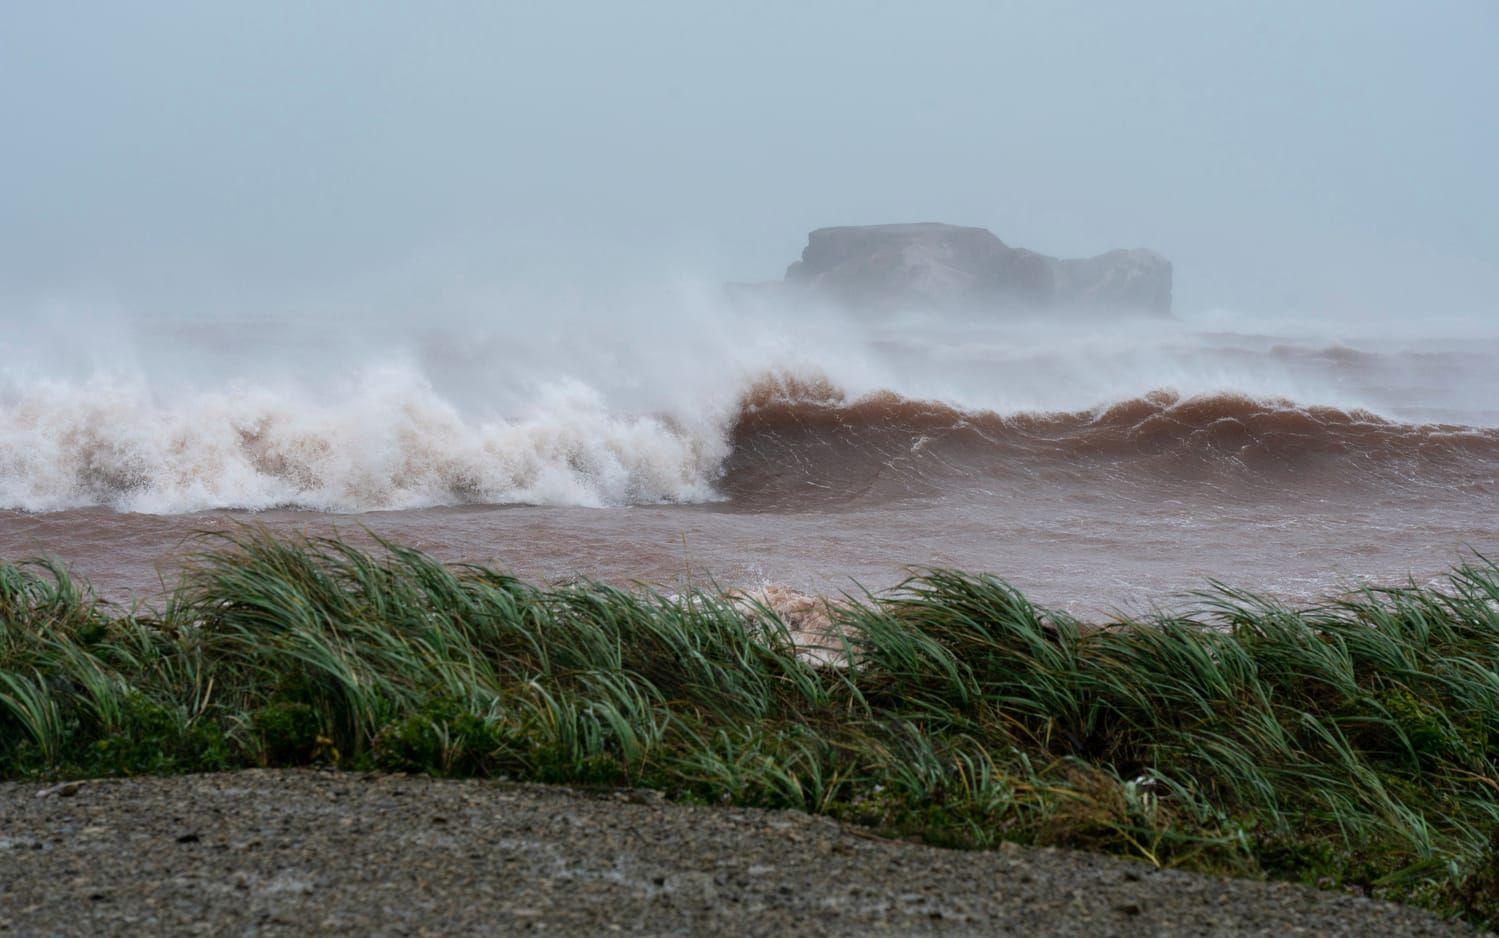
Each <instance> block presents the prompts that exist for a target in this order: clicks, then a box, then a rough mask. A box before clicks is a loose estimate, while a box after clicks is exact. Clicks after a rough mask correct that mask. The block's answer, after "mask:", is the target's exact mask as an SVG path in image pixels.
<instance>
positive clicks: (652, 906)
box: [0, 771, 1472, 938]
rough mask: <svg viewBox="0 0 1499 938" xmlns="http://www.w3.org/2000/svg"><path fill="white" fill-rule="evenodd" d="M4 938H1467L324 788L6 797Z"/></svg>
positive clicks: (513, 803) (784, 818) (1263, 889)
mask: <svg viewBox="0 0 1499 938" xmlns="http://www.w3.org/2000/svg"><path fill="white" fill-rule="evenodd" d="M39 795H40V796H39ZM0 931H3V932H6V933H9V934H23V935H51V934H125V933H129V934H153V933H154V934H162V933H167V934H178V933H199V932H201V933H215V934H217V933H226V932H227V933H238V934H292V933H305V932H319V933H324V932H355V933H360V934H391V935H407V934H432V935H437V934H442V935H447V934H464V933H475V932H484V933H495V932H501V933H510V932H519V931H537V932H540V931H545V932H550V933H560V934H598V933H603V932H610V931H627V932H635V933H645V934H714V935H780V934H785V933H788V932H795V933H798V934H810V935H838V934H846V935H867V934H879V933H888V934H902V935H906V934H952V935H966V934H1026V935H1031V934H1049V935H1090V936H1091V935H1287V934H1313V935H1358V936H1361V938H1370V936H1375V935H1379V936H1403V935H1454V934H1472V933H1471V932H1469V931H1467V930H1465V929H1462V928H1459V927H1455V926H1451V925H1447V924H1444V923H1442V922H1440V921H1438V920H1437V919H1436V918H1434V917H1432V916H1429V915H1426V914H1423V913H1421V912H1417V911H1415V910H1412V909H1405V908H1401V907H1399V906H1395V905H1391V904H1388V903H1379V902H1371V901H1368V900H1364V899H1358V898H1354V897H1351V896H1346V895H1337V894H1331V893H1321V892H1317V891H1315V890H1310V889H1303V888H1300V887H1294V886H1288V885H1279V884H1265V883H1255V882H1248V881H1242V880H1223V879H1216V878H1213V877H1205V876H1196V875H1191V874H1186V873H1176V872H1155V871H1152V870H1151V869H1150V868H1149V867H1147V866H1144V865H1141V864H1137V863H1131V862H1128V861H1124V860H1118V859H1111V858H1106V857H1100V856H1094V855H1090V854H1084V853H1076V852H1070V851H1061V850H1046V849H1030V848H1017V847H1014V846H1013V845H1011V846H1010V847H1008V848H1006V849H1003V850H998V851H994V852H990V853H965V852H958V851H949V850H939V849H936V848H932V847H926V846H921V845H917V844H911V843H904V842H894V841H885V840H881V839H878V838H874V837H871V836H870V835H868V834H866V833H863V832H861V831H859V830H857V829H854V828H850V827H846V826H842V825H839V824H837V823H834V822H832V821H829V820H826V819H821V818H814V817H809V816H807V815H804V814H800V813H797V812H788V811H755V810H744V809H730V808H693V807H684V806H679V805H671V804H666V803H662V802H661V801H659V800H658V799H657V798H655V797H654V795H653V793H650V792H606V793H598V792H579V791H575V790H569V789H564V788H550V787H544V786H534V785H515V784H503V783H495V782H484V781H439V780H433V779H427V778H417V777H404V776H364V775H357V774H352V773H331V772H315V771H251V772H237V773H226V774H220V775H199V776H186V777H176V778H138V779H119V780H107V781H94V782H88V783H85V784H82V785H78V786H66V787H61V788H59V787H57V786H52V787H51V788H48V787H47V786H42V785H36V784H16V783H8V784H3V785H0Z"/></svg>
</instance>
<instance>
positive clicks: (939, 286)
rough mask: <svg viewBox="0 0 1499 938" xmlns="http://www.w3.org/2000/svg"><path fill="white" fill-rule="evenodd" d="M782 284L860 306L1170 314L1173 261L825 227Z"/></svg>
mask: <svg viewBox="0 0 1499 938" xmlns="http://www.w3.org/2000/svg"><path fill="white" fill-rule="evenodd" d="M785 283H786V285H787V287H788V288H794V289H796V291H797V292H803V291H806V292H810V293H812V294H814V295H816V296H817V297H818V298H820V299H824V300H831V301H833V302H836V303H838V304H840V305H844V306H848V307H850V308H855V309H876V310H887V311H888V310H896V309H942V310H951V309H959V310H967V311H974V312H980V311H985V310H1016V311H1043V310H1078V311H1084V310H1098V311H1110V312H1130V313H1146V314H1150V315H1156V316H1169V315H1170V314H1171V262H1170V261H1168V260H1166V259H1165V258H1164V257H1162V256H1161V255H1159V254H1156V253H1155V252H1153V251H1147V250H1143V249H1136V250H1120V251H1109V252H1108V253H1106V254H1100V255H1099V256H1097V257H1090V258H1082V259H1077V260H1061V259H1058V258H1055V257H1048V256H1047V255H1045V254H1038V253H1036V252H1035V251H1027V250H1025V249H1024V248H1014V247H1010V246H1009V245H1007V244H1005V243H1004V242H1003V241H1001V240H1000V239H999V238H997V237H996V236H995V235H994V234H993V232H990V231H987V230H986V229H983V228H964V227H960V226H957V225H944V224H938V223H935V222H925V223H918V224H903V225H866V226H859V227H843V228H819V229H817V230H816V231H813V232H812V233H811V234H809V235H808V236H807V247H806V249H805V250H803V251H802V257H801V260H799V261H796V262H795V263H793V264H792V265H791V266H790V267H788V268H787V269H786V279H785Z"/></svg>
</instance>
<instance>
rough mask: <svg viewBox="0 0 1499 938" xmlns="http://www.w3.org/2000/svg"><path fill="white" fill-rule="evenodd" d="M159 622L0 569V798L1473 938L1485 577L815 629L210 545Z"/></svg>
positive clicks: (987, 602) (244, 537)
mask: <svg viewBox="0 0 1499 938" xmlns="http://www.w3.org/2000/svg"><path fill="white" fill-rule="evenodd" d="M200 547H201V552H200V553H199V554H197V555H196V556H195V558H194V559H193V560H192V562H191V563H190V564H189V566H188V569H187V571H186V573H185V574H184V577H183V580H182V582H181V584H180V586H178V587H177V589H176V590H175V591H174V592H173V593H172V594H171V596H170V597H169V599H168V600H166V601H165V602H164V603H162V604H161V605H160V606H158V607H152V608H124V607H119V606H115V605H111V604H109V603H105V602H102V601H100V600H98V599H96V598H95V597H94V596H93V595H92V594H91V592H90V591H89V589H88V587H87V586H86V585H85V584H83V583H80V582H79V581H78V580H76V579H74V578H73V577H71V576H70V575H69V574H68V572H67V571H66V570H65V569H63V568H62V567H60V566H58V565H55V564H49V563H45V562H28V563H18V564H16V563H12V564H0V777H6V778H12V779H14V778H55V777H86V776H98V775H120V774H126V775H128V774H141V773H170V772H187V771H200V770H214V769H223V768H232V767H235V766H254V765H260V766H293V765H330V766H336V767H340V768H349V769H380V770H402V771H410V772H425V773H432V774H438V775H476V776H490V777H505V778H510V779H523V780H533V781H544V782H560V783H571V784H590V785H593V784H596V785H609V786H630V787H638V788H653V789H659V790H661V791H663V792H665V793H666V794H667V796H668V797H671V798H674V799H678V800H683V801H694V802H710V803H729V804H737V805H757V806H766V807H789V808H798V809H801V810H805V811H811V812H817V813H823V814H827V815H831V816H834V817H837V818H841V819H844V820H847V821H850V822H853V823H857V824H861V825H865V826H867V827H870V828H872V829H873V830H875V831H878V832H880V833H882V834H885V835H887V836H905V837H918V838H921V839H923V840H925V841H927V842H930V843H936V844H942V845H948V846H957V847H967V848H984V847H990V846H994V845H996V844H998V843H1000V842H1003V841H1016V842H1020V843H1027V844H1044V845H1056V846H1065V847H1077V848H1083V849H1088V850H1095V851H1104V852H1108V853H1113V854H1120V855H1126V856H1133V857H1138V858H1140V859H1141V860H1143V861H1145V862H1148V863H1151V864H1155V865H1158V866H1165V867H1179V868H1185V869H1192V870H1201V871H1208V872H1214V873H1227V874H1233V875H1243V876H1265V877H1272V878H1278V879H1286V880H1293V881H1300V882H1306V883H1311V884H1316V885H1320V886H1323V887H1326V888H1342V889H1351V890H1356V891H1360V892H1364V893H1368V894H1372V895H1378V896H1384V897H1389V898H1394V899H1398V900H1401V901H1406V902H1411V903H1415V904H1419V905H1423V906H1426V907H1428V908H1432V909H1435V910H1437V911H1439V912H1441V913H1442V914H1447V915H1460V916H1463V917H1465V918H1466V919H1468V920H1469V921H1472V922H1475V923H1489V924H1492V923H1495V922H1496V921H1499V568H1496V567H1495V566H1493V565H1490V564H1487V563H1482V562H1480V563H1475V564H1470V565H1466V566H1461V567H1457V568H1455V569H1453V570H1451V571H1450V572H1449V573H1448V575H1447V576H1446V577H1445V578H1444V579H1443V580H1442V581H1441V582H1440V583H1437V584H1435V585H1427V586H1421V587H1418V586H1405V587H1398V588H1384V589H1364V590H1362V591H1359V592H1355V593H1351V594H1348V595H1343V596H1339V597H1335V598H1330V599H1328V600H1327V601H1325V602H1324V603H1321V604H1319V605H1316V606H1314V607H1307V608H1292V607H1290V606H1287V605H1284V604H1281V603H1279V602H1276V601H1274V600H1272V599H1268V598H1264V597H1260V596H1257V595H1254V594H1251V593H1246V592H1241V591H1237V590H1234V589H1230V588H1228V587H1224V586H1216V585H1215V586H1214V587H1212V588H1211V589H1210V590H1208V591H1206V592H1204V593H1203V594H1202V595H1201V596H1200V597H1199V598H1198V601H1197V602H1196V604H1195V606H1194V607H1193V608H1191V609H1190V610H1189V611H1188V612H1185V613H1180V614H1169V615H1168V614H1160V615H1157V616H1154V617H1147V618H1138V619H1121V620H1119V621H1114V622H1108V623H1103V624H1084V623H1080V622H1078V621H1075V620H1074V619H1072V618H1070V617H1068V616H1066V615H1064V614H1061V613H1058V612H1055V611H1052V610H1048V609H1044V608H1040V607H1038V606H1035V605H1033V604H1032V603H1030V602H1029V601H1027V600H1026V598H1025V597H1024V596H1023V595H1021V594H1020V593H1019V592H1017V591H1016V590H1015V589H1013V588H1011V587H1010V586H1008V585H1006V584H1005V583H1004V582H1002V581H1000V580H998V579H995V578H993V577H990V576H984V575H974V574H968V573H962V572H957V571H951V570H930V571H926V572H924V573H922V574H921V575H919V576H916V577H914V578H912V579H910V580H908V581H907V582H905V583H904V584H902V585H901V586H900V587H898V588H896V589H893V590H891V591H889V592H886V593H882V594H879V595H874V596H870V595H865V596H856V597H844V598H842V599H840V600H839V601H837V602H831V603H828V604H826V605H825V606H823V607H822V610H821V611H822V613H823V614H824V615H825V625H824V627H822V628H819V630H818V631H817V640H818V641H820V642H821V643H822V644H823V645H825V646H826V647H825V648H823V649H822V650H821V653H809V649H808V648H807V644H808V641H809V637H808V634H807V633H806V632H805V631H799V630H798V629H799V628H800V627H799V626H798V625H797V624H796V623H793V622H791V621H788V619H787V617H786V616H785V615H783V614H781V613H779V612H777V611H776V609H774V608H772V606H771V605H769V604H767V603H766V602H764V601H758V600H756V599H755V598H754V597H753V596H749V595H744V594H740V593H734V592H723V591H717V590H702V591H689V592H685V593H681V594H672V595H668V594H665V593H662V592H657V591H651V590H648V589H643V588H641V589H631V590H625V589H619V588H616V587H612V586H608V585H604V584H599V583H593V582H581V583H575V584H570V585H560V586H539V585H533V584H530V583H526V582H522V581H521V580H518V579H516V578H513V577H510V576H507V575H505V574H504V573H503V572H498V571H495V570H491V569H487V568H483V567H477V566H451V565H445V564H442V563H440V562H438V561H436V560H434V559H433V558H431V557H429V556H427V555H425V554H423V553H420V552H418V551H415V550H411V549H407V548H404V547H401V546H399V545H395V544H388V543H383V542H382V543H378V544H375V545H373V546H372V547H370V548H369V549H365V548H360V547H356V546H353V545H351V544H349V543H346V542H343V541H340V540H334V539H312V538H304V539H278V538H276V537H273V536H271V535H270V534H268V533H266V532H264V531H262V530H259V529H255V528H244V529H240V530H237V531H234V532H232V533H230V534H228V535H222V534H221V535H215V536H214V537H213V538H211V539H207V540H205V541H203V542H202V543H201V545H200Z"/></svg>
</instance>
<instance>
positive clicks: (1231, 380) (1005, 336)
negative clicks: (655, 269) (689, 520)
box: [0, 286, 1499, 514]
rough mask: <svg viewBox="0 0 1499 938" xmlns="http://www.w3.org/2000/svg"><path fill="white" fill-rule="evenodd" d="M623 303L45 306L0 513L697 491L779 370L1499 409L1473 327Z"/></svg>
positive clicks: (1119, 399)
mask: <svg viewBox="0 0 1499 938" xmlns="http://www.w3.org/2000/svg"><path fill="white" fill-rule="evenodd" d="M624 304H633V308H632V306H631V305H624ZM622 305H623V307H624V308H609V307H607V306H605V307H603V308H588V307H571V308H560V307H554V308H551V309H546V308H540V307H536V306H532V307H530V308H525V309H500V310H496V311H495V313H494V315H493V318H492V319H484V318H482V317H475V316H473V315H464V316H453V317H448V318H449V319H450V321H444V318H445V317H444V316H443V315H442V314H441V311H431V312H430V313H429V314H427V315H424V316H421V317H412V318H411V319H408V320H406V321H387V322H383V323H382V322H380V321H378V320H377V321H374V322H364V323H357V322H347V321H338V320H337V319H332V320H312V321H306V322H298V321H280V322H276V321H270V322H265V321H261V322H257V321H230V322H214V321H196V322H195V321H186V322H184V321H163V320H148V319H131V318H129V317H124V316H115V317H93V318H90V317H88V316H83V317H81V318H75V319H72V320H71V321H70V320H69V319H68V318H66V317H64V318H61V319H54V320H53V321H52V322H51V323H50V324H48V325H47V326H38V327H36V328H33V329H31V330H29V331H27V330H21V331H18V332H16V333H12V334H11V335H8V336H7V337H6V338H5V340H4V342H3V346H4V348H3V352H4V356H5V359H4V360H5V362H6V364H5V365H4V367H3V368H0V505H3V506H4V507H5V508H11V509H18V510H24V511H56V510H62V509H68V508H80V507H88V506H107V507H110V508H113V509H117V510H121V511H128V512H147V513H158V514H161V513H166V514H171V513H183V512H191V511H201V510H205V509H213V508H233V509H266V508H277V507H293V508H304V509H311V510H319V511H334V512H362V511H371V510H382V509H409V508H424V507H434V506H443V505H463V504H536V505H575V506H591V507H601V506H623V505H631V504H652V503H697V502H710V501H714V500H717V499H722V498H724V497H725V492H724V490H723V488H722V485H721V483H722V482H723V478H724V473H725V470H726V465H727V461H728V460H729V459H730V457H731V454H732V451H733V447H734V445H735V432H736V427H737V426H738V425H739V423H740V422H741V421H742V418H743V415H744V409H745V407H746V406H747V404H749V403H751V400H750V397H752V395H753V392H754V391H755V389H756V388H757V387H762V386H763V385H764V384H765V382H767V381H771V382H777V381H779V382H780V385H779V387H780V391H779V393H780V394H781V395H782V396H783V397H784V396H787V395H789V396H791V397H795V396H796V395H797V394H799V393H803V392H802V391H799V390H798V388H805V387H806V386H809V385H812V384H818V383H820V384H822V385H825V386H826V387H827V388H830V389H833V390H835V391H836V392H837V394H838V395H839V397H840V399H841V400H842V401H843V402H845V403H847V402H853V401H857V400H859V399H860V398H862V397H865V396H867V395H871V394H887V395H894V396H896V397H899V398H903V399H907V400H910V401H916V402H923V401H929V402H936V403H940V404H943V405H946V406H947V407H949V408H951V412H950V413H948V415H947V416H946V417H944V418H942V419H943V420H946V421H947V422H949V423H953V424H957V423H962V422H964V421H968V420H971V419H973V418H975V417H976V415H981V414H990V415H998V416H1000V417H1010V418H1031V419H1036V418H1043V417H1045V416H1046V415H1052V414H1059V413H1071V414H1081V415H1082V416H1080V417H1078V418H1076V419H1078V420H1080V421H1081V424H1080V425H1083V426H1085V425H1086V424H1087V422H1088V420H1090V419H1098V418H1099V417H1100V415H1102V414H1105V413H1107V412H1108V411H1109V409H1110V408H1111V407H1115V406H1116V405H1121V404H1124V403H1126V402H1129V401H1133V400H1137V399H1141V398H1144V397H1146V396H1147V395H1150V394H1153V393H1165V394H1169V395H1173V396H1174V397H1175V398H1177V399H1180V400H1184V401H1191V400H1192V399H1195V398H1203V397H1212V396H1215V395H1216V396H1223V395H1228V396H1239V397H1245V398H1249V399H1253V400H1255V401H1259V402H1262V403H1263V406H1266V407H1270V408H1272V409H1279V410H1293V409H1298V408H1300V409H1306V408H1332V409H1335V410H1337V411H1341V412H1343V413H1345V414H1356V415H1357V414H1363V415H1366V416H1363V417H1355V419H1354V420H1353V423H1354V424H1357V423H1359V422H1361V421H1367V420H1372V419H1382V420H1387V421H1392V422H1396V423H1405V424H1428V423H1438V424H1452V425H1459V426H1466V427H1476V428H1482V427H1489V426H1494V425H1496V423H1499V414H1496V411H1495V410H1494V409H1493V408H1492V402H1493V401H1495V400H1499V396H1496V394H1495V392H1496V391H1499V367H1496V366H1499V338H1496V337H1494V336H1491V335H1487V334H1485V333H1484V331H1483V329H1482V327H1481V324H1479V323H1476V322H1454V323H1448V324H1446V325H1447V328H1448V329H1449V330H1450V334H1447V335H1442V334H1439V333H1435V332H1432V331H1427V332H1425V333H1424V334H1420V335H1414V334H1407V335H1404V336H1402V335H1399V334H1395V333H1393V332H1392V330H1389V329H1385V328H1380V327H1378V326H1375V325H1373V324H1370V323H1362V324H1358V325H1353V324H1347V325H1344V326H1342V327H1341V328H1339V326H1338V324H1326V323H1324V324H1321V325H1320V326H1316V327H1304V326H1303V327H1297V326H1295V325H1294V324H1291V323H1279V324H1277V323H1266V322H1264V321H1263V320H1257V321H1255V322H1244V321H1243V320H1242V319H1241V318H1239V317H1235V316H1233V315H1231V314H1227V313H1221V312H1219V313H1211V314H1206V315H1201V316H1197V317H1189V318H1183V319H1179V320H1172V321H1157V320H1142V319H1138V318H1120V319H1117V320H1113V321H1107V320H1103V321H1081V322H1079V321H1076V320H1072V321H1068V320H1058V319H1052V320H1046V319H1043V318H1033V319H1021V320H1012V321H1004V320H1002V319H998V318H997V317H996V319H990V320H987V321H984V320H980V321H974V320H972V319H967V320H954V319H952V318H949V317H944V316H941V315H937V314H920V313H912V314H909V315H905V316H900V317H869V318H866V319H862V320H861V318H860V317H859V316H858V315H857V314H854V313H849V312H846V311H834V310H831V309H825V310H821V311H810V312H809V311H808V310H807V309H805V308H801V309H798V310H796V311H794V312H792V311H788V310H785V309H778V308H775V307H774V306H773V305H770V304H765V303H760V304H741V305H738V306H736V305H735V304H732V303H730V302H728V301H727V300H726V299H725V298H724V297H723V296H722V295H720V294H718V293H717V291H715V290H713V289H712V288H711V287H706V286H698V287H694V288H692V289H687V288H681V289H677V290H674V291H673V290H662V291H659V292H658V293H656V294H655V295H651V296H647V297H644V298H642V297H640V296H638V295H637V296H636V297H634V298H633V299H629V298H627V299H624V300H622ZM1271 330H1275V331H1271ZM1359 330H1362V331H1363V333H1364V334H1360V331H1359ZM64 333H65V334H64ZM747 396H750V397H747ZM814 397H815V395H814ZM814 403H816V401H814ZM823 403H826V401H823ZM1174 412H1177V413H1185V411H1183V410H1182V408H1181V407H1180V406H1178V407H1177V408H1176V410H1175V411H1174ZM1088 415H1091V417H1090V416H1088ZM1243 416H1244V415H1243V414H1233V413H1225V414H1222V415H1218V416H1211V417H1207V418H1202V417H1199V418H1198V419H1207V420H1209V422H1210V423H1211V422H1220V421H1221V422H1224V423H1225V424H1227V423H1235V422H1238V423H1240V424H1242V423H1243ZM1324 422H1326V421H1324ZM1198 429H1203V428H1198ZM1218 432H1219V433H1220V434H1222V432H1223V430H1222V428H1220V429H1219V431H1218ZM1243 432H1245V433H1248V434H1250V435H1252V434H1253V432H1254V431H1253V430H1252V429H1249V428H1243ZM1338 432H1346V431H1339V430H1337V429H1336V428H1334V427H1329V428H1328V430H1327V433H1329V434H1334V433H1338ZM1339 445H1341V446H1345V447H1346V448H1348V449H1350V450H1352V451H1357V450H1358V448H1359V447H1360V446H1361V445H1362V446H1367V445H1372V444H1370V443H1369V442H1368V441H1367V440H1366V441H1364V442H1362V443H1361V442H1360V441H1359V440H1357V439H1354V438H1352V437H1350V438H1348V439H1346V440H1343V441H1341V442H1340V443H1339ZM992 455H993V457H994V458H995V459H1002V458H1003V457H1004V454H1003V453H1000V452H998V451H997V450H996V451H995V452H994V453H993V454H992ZM1354 455H1357V453H1356V452H1355V453H1354ZM1059 458H1060V456H1059ZM785 469H786V471H787V472H788V473H789V472H793V471H794V468H793V467H792V466H790V465H788V466H786V467H785ZM997 471H1000V472H1002V469H1000V470H997Z"/></svg>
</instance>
